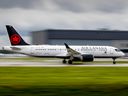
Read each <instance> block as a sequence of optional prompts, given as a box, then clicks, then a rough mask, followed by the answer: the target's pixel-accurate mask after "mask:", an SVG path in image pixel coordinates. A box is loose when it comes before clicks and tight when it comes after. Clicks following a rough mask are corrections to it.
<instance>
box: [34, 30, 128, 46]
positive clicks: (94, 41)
mask: <svg viewBox="0 0 128 96" xmlns="http://www.w3.org/2000/svg"><path fill="white" fill-rule="evenodd" d="M32 43H33V44H37V45H38V44H52V45H64V43H67V44H69V45H101V46H102V45H103V46H104V45H105V46H106V45H109V46H115V47H118V48H128V31H119V30H67V29H47V30H42V31H34V32H32Z"/></svg>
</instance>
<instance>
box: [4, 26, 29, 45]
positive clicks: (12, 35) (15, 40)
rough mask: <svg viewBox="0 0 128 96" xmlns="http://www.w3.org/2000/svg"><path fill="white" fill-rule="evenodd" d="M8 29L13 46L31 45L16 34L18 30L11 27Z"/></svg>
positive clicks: (7, 27)
mask: <svg viewBox="0 0 128 96" xmlns="http://www.w3.org/2000/svg"><path fill="white" fill-rule="evenodd" d="M6 29H7V32H8V36H9V39H10V42H11V45H13V46H14V45H29V44H28V43H26V42H25V41H24V40H23V38H22V37H21V36H20V35H19V34H18V33H17V32H16V30H15V29H14V28H13V27H12V26H11V25H6Z"/></svg>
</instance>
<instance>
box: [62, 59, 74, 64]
mask: <svg viewBox="0 0 128 96" xmlns="http://www.w3.org/2000/svg"><path fill="white" fill-rule="evenodd" d="M62 62H63V64H66V63H67V61H66V60H65V59H64V60H63V61H62ZM68 64H72V60H68Z"/></svg>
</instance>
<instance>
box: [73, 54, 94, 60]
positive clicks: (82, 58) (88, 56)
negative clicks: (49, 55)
mask: <svg viewBox="0 0 128 96" xmlns="http://www.w3.org/2000/svg"><path fill="white" fill-rule="evenodd" d="M93 60H94V56H93V55H91V54H82V55H81V56H74V57H73V61H83V62H92V61H93Z"/></svg>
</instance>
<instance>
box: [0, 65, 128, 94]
mask: <svg viewBox="0 0 128 96" xmlns="http://www.w3.org/2000/svg"><path fill="white" fill-rule="evenodd" d="M65 95H67V96H85V95H86V96H113V95H117V96H128V67H0V96H65Z"/></svg>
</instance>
